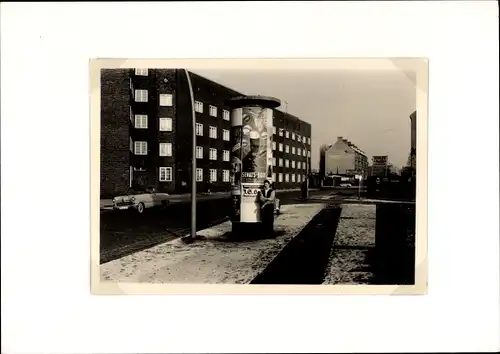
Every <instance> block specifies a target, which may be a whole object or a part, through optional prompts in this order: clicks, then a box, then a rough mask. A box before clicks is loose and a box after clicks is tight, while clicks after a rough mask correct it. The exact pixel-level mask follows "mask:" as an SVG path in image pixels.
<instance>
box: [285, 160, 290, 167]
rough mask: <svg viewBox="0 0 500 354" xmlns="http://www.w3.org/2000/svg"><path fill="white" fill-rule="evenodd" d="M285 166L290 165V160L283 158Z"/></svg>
mask: <svg viewBox="0 0 500 354" xmlns="http://www.w3.org/2000/svg"><path fill="white" fill-rule="evenodd" d="M285 167H290V161H288V160H286V159H285Z"/></svg>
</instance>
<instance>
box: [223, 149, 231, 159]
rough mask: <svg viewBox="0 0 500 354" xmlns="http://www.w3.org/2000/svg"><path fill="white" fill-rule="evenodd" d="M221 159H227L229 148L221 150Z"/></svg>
mask: <svg viewBox="0 0 500 354" xmlns="http://www.w3.org/2000/svg"><path fill="white" fill-rule="evenodd" d="M222 160H223V161H229V150H224V151H222Z"/></svg>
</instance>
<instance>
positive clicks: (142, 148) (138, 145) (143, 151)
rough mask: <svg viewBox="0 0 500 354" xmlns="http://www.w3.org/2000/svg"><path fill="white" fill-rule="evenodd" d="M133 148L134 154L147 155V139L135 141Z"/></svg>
mask: <svg viewBox="0 0 500 354" xmlns="http://www.w3.org/2000/svg"><path fill="white" fill-rule="evenodd" d="M134 150H135V154H136V155H147V154H148V142H147V141H136V142H135V148H134Z"/></svg>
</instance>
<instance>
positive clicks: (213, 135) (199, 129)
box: [195, 123, 229, 141]
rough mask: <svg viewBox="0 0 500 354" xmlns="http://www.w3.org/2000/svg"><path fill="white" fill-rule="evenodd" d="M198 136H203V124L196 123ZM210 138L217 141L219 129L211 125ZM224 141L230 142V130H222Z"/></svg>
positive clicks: (209, 129) (209, 128)
mask: <svg viewBox="0 0 500 354" xmlns="http://www.w3.org/2000/svg"><path fill="white" fill-rule="evenodd" d="M195 129H196V135H197V136H203V124H201V123H196V128H195ZM208 136H209V137H210V138H212V139H217V127H214V126H212V125H210V126H209V127H208ZM222 140H224V141H229V130H227V129H222Z"/></svg>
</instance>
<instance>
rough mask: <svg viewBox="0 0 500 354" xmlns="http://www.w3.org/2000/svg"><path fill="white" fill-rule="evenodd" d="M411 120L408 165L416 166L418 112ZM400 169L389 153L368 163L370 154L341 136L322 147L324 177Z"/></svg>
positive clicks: (373, 158)
mask: <svg viewBox="0 0 500 354" xmlns="http://www.w3.org/2000/svg"><path fill="white" fill-rule="evenodd" d="M410 121H411V134H410V140H411V148H410V154H409V157H408V163H407V165H408V166H407V167H409V168H412V169H413V170H415V168H416V147H417V133H416V128H417V112H416V111H414V112H413V113H412V114H411V115H410ZM398 172H399V171H398V170H397V169H396V168H395V167H394V166H393V165H392V164H391V163H390V161H389V157H388V156H387V155H383V156H373V157H372V161H371V164H369V163H368V156H367V155H366V153H365V152H364V151H363V150H361V149H360V148H359V147H358V146H356V145H355V144H354V143H352V142H351V141H349V140H348V139H346V138H344V137H342V136H339V137H337V141H336V142H335V143H334V144H332V145H329V146H328V145H323V146H322V147H320V175H322V176H323V177H326V176H332V175H340V176H349V177H354V176H356V175H364V176H387V175H388V174H390V173H398Z"/></svg>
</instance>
